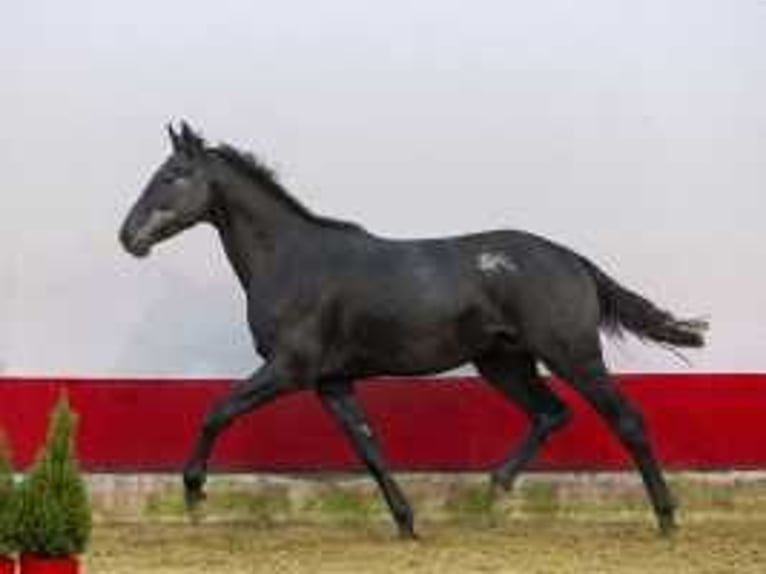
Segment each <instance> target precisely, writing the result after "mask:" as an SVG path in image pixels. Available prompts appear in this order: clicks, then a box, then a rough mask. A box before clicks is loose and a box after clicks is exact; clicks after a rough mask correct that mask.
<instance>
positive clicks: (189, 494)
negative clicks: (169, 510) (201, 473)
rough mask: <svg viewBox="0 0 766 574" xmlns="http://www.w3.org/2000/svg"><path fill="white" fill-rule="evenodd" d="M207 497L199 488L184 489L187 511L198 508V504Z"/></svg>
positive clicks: (193, 510)
mask: <svg viewBox="0 0 766 574" xmlns="http://www.w3.org/2000/svg"><path fill="white" fill-rule="evenodd" d="M206 499H207V494H205V491H204V490H202V489H201V488H200V489H189V488H187V489H186V490H185V491H184V502H185V503H186V510H187V511H188V512H189V513H193V512H196V511H197V510H199V507H200V505H201V504H202V503H203V502H204V501H205V500H206Z"/></svg>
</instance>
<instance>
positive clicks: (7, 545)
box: [0, 432, 18, 556]
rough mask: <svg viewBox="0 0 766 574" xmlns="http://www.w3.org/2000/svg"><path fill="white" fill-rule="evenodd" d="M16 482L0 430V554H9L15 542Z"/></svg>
mask: <svg viewBox="0 0 766 574" xmlns="http://www.w3.org/2000/svg"><path fill="white" fill-rule="evenodd" d="M17 498H18V497H17V493H16V483H15V481H14V479H13V468H12V466H11V450H10V447H9V446H8V440H7V437H6V435H5V433H2V432H0V556H11V555H12V554H15V552H16V551H17V550H18V547H17V544H16V505H17V502H18V501H17Z"/></svg>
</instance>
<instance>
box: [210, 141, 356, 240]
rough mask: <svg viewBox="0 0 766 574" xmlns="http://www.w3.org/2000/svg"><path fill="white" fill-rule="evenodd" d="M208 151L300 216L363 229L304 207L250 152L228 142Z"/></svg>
mask: <svg viewBox="0 0 766 574" xmlns="http://www.w3.org/2000/svg"><path fill="white" fill-rule="evenodd" d="M208 151H211V152H213V153H214V154H215V155H216V156H217V157H219V158H221V159H222V160H224V161H225V162H226V163H227V164H228V165H229V166H230V167H232V168H233V169H235V170H236V171H238V172H239V173H241V174H243V175H245V176H247V177H248V178H249V179H250V180H252V181H253V182H254V183H257V184H259V186H260V187H261V188H262V189H264V190H266V191H267V192H268V193H269V194H271V196H272V197H274V198H275V199H277V200H279V201H280V202H281V203H283V204H284V205H285V206H287V207H288V208H290V209H291V210H293V211H295V212H297V213H298V214H299V215H301V216H302V217H304V218H306V219H309V220H310V221H312V222H314V223H317V224H319V225H322V226H324V227H332V228H335V229H353V230H358V231H363V228H362V227H361V226H360V225H358V224H356V223H353V222H350V221H343V220H340V219H334V218H331V217H325V216H322V215H318V214H316V213H314V212H313V211H311V209H309V208H308V207H306V206H305V205H304V204H303V203H301V202H300V201H299V200H298V199H297V198H296V197H295V196H293V195H292V194H291V193H290V192H289V191H287V190H286V189H285V188H284V186H283V185H282V184H281V183H280V182H279V180H278V179H277V176H276V174H275V173H274V170H273V169H271V168H270V167H269V166H267V165H266V164H265V163H263V161H261V160H260V159H258V158H257V157H256V156H255V155H253V154H252V153H249V152H243V151H240V150H238V149H237V148H235V147H234V146H231V145H229V144H219V145H218V146H216V147H214V148H208Z"/></svg>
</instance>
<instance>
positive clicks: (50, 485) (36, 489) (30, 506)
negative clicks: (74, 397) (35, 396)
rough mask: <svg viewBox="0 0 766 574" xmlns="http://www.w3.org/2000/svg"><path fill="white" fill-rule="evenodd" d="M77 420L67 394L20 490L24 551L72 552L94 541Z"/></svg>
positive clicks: (20, 530)
mask: <svg viewBox="0 0 766 574" xmlns="http://www.w3.org/2000/svg"><path fill="white" fill-rule="evenodd" d="M76 424H77V418H76V415H75V414H74V413H73V412H72V410H71V409H70V407H69V402H68V401H67V399H66V397H65V396H62V397H61V398H60V399H59V400H58V402H57V403H56V406H55V407H54V409H53V412H52V413H51V417H50V421H49V424H48V437H47V439H46V442H45V446H44V448H43V450H42V451H41V452H40V453H39V454H38V456H37V460H36V461H35V464H34V465H33V467H32V469H31V470H30V471H29V473H28V474H27V476H26V477H25V479H24V481H23V482H22V484H21V487H20V490H19V504H18V512H19V513H18V524H17V527H18V534H17V540H18V543H19V546H20V549H21V551H22V552H30V553H34V554H38V555H41V556H69V555H74V554H81V553H82V552H83V551H84V550H85V548H86V547H87V545H88V541H89V538H90V530H91V515H90V501H89V499H88V494H87V490H86V487H85V482H84V480H83V478H82V476H81V475H80V471H79V466H78V464H77V460H76V458H75V452H74V433H75V428H76Z"/></svg>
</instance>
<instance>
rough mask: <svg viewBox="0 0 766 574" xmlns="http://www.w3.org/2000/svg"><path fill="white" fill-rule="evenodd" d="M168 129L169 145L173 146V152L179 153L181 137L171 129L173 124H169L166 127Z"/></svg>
mask: <svg viewBox="0 0 766 574" xmlns="http://www.w3.org/2000/svg"><path fill="white" fill-rule="evenodd" d="M167 129H168V135H169V136H170V143H172V144H173V151H174V152H179V151H181V147H182V145H181V137H180V136H179V135H178V134H177V133H176V131H175V130H174V129H173V124H171V123H169V124H168V125H167Z"/></svg>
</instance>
